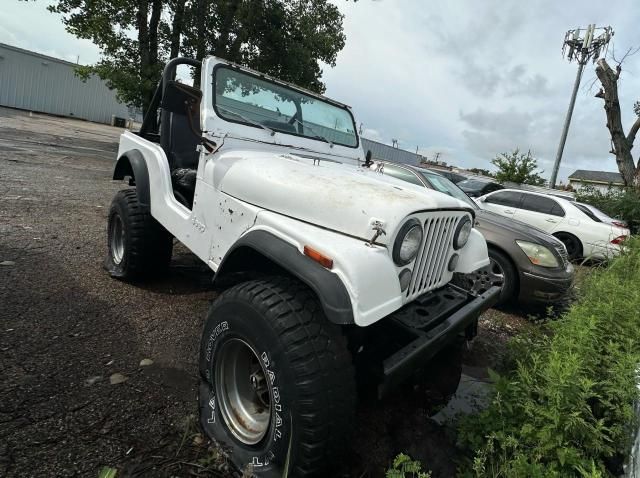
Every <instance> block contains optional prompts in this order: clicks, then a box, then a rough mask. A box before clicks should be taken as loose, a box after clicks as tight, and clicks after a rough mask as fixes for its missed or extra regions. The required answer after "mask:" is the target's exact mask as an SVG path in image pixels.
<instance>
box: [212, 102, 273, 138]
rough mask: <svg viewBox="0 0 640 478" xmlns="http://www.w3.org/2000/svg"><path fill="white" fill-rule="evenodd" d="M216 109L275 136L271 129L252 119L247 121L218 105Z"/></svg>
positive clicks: (245, 118)
mask: <svg viewBox="0 0 640 478" xmlns="http://www.w3.org/2000/svg"><path fill="white" fill-rule="evenodd" d="M216 108H218V109H219V110H222V111H224V112H225V113H229V114H232V115H234V116H237V117H238V118H240V119H241V120H243V121H246V122H247V123H249V124H252V125H254V126H258V127H260V128H262V129H264V130H266V131H268V132H269V133H271V136H274V135H275V134H276V132H275V131H274V130H272V129H271V128H269V127H267V126H265V125H263V124H262V123H259V122H258V121H254V120H252V119H249V118H247V117H245V116H243V115H241V114H240V113H236V112H235V111H231V110H230V109H227V108H225V107H223V106H220V105H216Z"/></svg>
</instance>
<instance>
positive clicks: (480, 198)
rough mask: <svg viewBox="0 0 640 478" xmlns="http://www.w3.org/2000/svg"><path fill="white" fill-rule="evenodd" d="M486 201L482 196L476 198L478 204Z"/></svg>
mask: <svg viewBox="0 0 640 478" xmlns="http://www.w3.org/2000/svg"><path fill="white" fill-rule="evenodd" d="M486 200H487V198H486V197H484V196H482V197H479V198H478V202H485V201H486Z"/></svg>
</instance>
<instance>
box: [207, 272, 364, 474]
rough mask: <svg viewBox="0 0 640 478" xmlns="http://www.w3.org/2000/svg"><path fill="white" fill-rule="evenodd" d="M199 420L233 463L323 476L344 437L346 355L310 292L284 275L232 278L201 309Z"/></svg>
mask: <svg viewBox="0 0 640 478" xmlns="http://www.w3.org/2000/svg"><path fill="white" fill-rule="evenodd" d="M199 362H200V375H201V384H200V393H199V403H200V423H201V425H202V428H203V430H204V431H205V433H206V434H207V435H208V436H209V437H210V438H212V439H214V440H215V441H216V442H218V443H219V444H222V445H223V446H224V447H225V448H227V449H228V451H229V455H230V460H231V461H232V463H233V464H234V465H235V466H237V467H238V468H239V469H241V470H245V469H246V468H247V466H249V467H251V468H252V472H253V473H254V474H256V475H259V476H278V477H280V476H326V475H324V473H326V467H327V465H328V464H330V463H336V458H337V457H338V456H339V455H341V454H342V453H341V452H344V450H345V448H346V446H347V444H348V436H349V431H350V430H351V425H352V422H353V416H354V409H355V380H354V371H353V365H352V363H351V356H350V354H349V353H348V350H347V346H346V341H345V339H344V337H343V336H342V334H341V331H340V329H339V327H337V326H335V325H333V324H331V323H330V322H328V320H327V319H326V317H325V316H324V314H323V312H322V309H321V307H320V304H319V303H318V301H317V299H316V298H315V296H314V295H313V294H312V293H311V291H309V290H308V289H307V288H306V287H305V286H304V285H302V284H300V283H299V282H297V281H295V280H293V279H289V278H274V279H268V280H256V281H251V282H246V283H243V284H239V285H237V286H235V287H233V288H231V289H229V290H227V291H225V292H224V293H222V294H221V295H220V297H218V299H217V300H216V301H215V302H214V304H213V305H212V306H211V309H210V311H209V314H208V317H207V320H206V323H205V327H204V332H203V336H202V342H201V347H200V358H199Z"/></svg>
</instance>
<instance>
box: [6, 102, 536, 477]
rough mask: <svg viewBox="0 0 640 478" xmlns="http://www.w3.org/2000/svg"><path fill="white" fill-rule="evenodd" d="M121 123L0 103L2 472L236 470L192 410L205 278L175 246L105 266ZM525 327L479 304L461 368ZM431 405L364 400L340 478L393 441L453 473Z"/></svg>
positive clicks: (479, 364)
mask: <svg viewBox="0 0 640 478" xmlns="http://www.w3.org/2000/svg"><path fill="white" fill-rule="evenodd" d="M120 132H121V130H119V129H117V128H112V127H109V126H103V125H95V124H91V123H87V122H82V121H78V120H70V119H60V118H53V117H48V116H44V115H35V114H34V115H30V114H29V113H26V112H22V111H16V110H9V109H2V108H0V476H10V477H32V476H38V477H66V476H83V477H84V476H88V477H96V476H97V475H98V472H99V470H100V469H101V468H102V467H103V466H112V467H116V468H118V469H119V471H120V473H119V475H118V476H153V477H157V476H167V477H168V476H176V477H182V476H229V475H230V473H231V472H230V471H229V469H228V467H226V465H225V463H224V460H223V459H221V458H220V457H219V455H218V454H217V452H216V450H215V449H214V448H213V447H212V446H211V445H210V444H209V443H207V441H206V440H202V439H201V436H200V435H199V434H198V429H197V425H195V419H194V414H195V413H196V410H197V404H196V385H197V375H196V371H197V364H196V357H197V347H198V342H199V338H200V337H199V336H200V331H201V327H202V321H203V318H204V317H205V314H206V311H207V308H208V306H209V304H210V302H211V300H212V299H213V298H214V297H215V296H216V292H217V291H216V290H214V289H213V288H212V286H211V278H212V274H211V273H210V271H209V270H208V269H207V268H206V267H204V266H202V265H201V264H200V263H199V262H197V260H196V259H195V258H194V256H192V255H191V254H190V253H189V252H188V251H186V249H184V248H183V247H181V246H177V247H176V249H175V250H174V258H173V262H172V266H171V271H170V274H169V276H168V277H167V278H165V279H162V280H158V281H155V282H152V283H145V284H138V285H130V284H126V283H123V282H119V281H116V280H113V279H111V278H110V277H109V276H108V274H107V273H106V272H105V271H104V270H103V268H102V261H103V257H104V253H105V248H106V246H105V233H106V219H107V212H108V207H109V203H110V201H111V198H112V196H113V194H114V193H115V192H116V191H118V190H119V189H121V188H123V187H124V185H123V184H122V183H116V182H113V181H111V179H110V178H111V173H112V169H113V165H114V159H115V154H116V149H117V138H118V135H119V134H120ZM524 322H525V321H524V319H522V318H521V317H518V316H517V315H510V314H504V313H502V312H497V311H489V313H488V314H487V315H486V316H485V317H484V318H483V320H482V321H481V331H480V334H481V335H480V338H479V339H478V340H476V341H475V344H474V346H473V348H472V349H471V350H470V351H469V352H468V353H467V354H466V357H465V372H466V373H468V374H470V375H472V376H476V377H479V378H482V377H484V376H485V369H486V366H487V365H491V364H492V362H493V361H495V359H496V357H497V356H498V355H499V352H500V348H501V345H502V344H503V343H504V341H505V339H506V338H507V337H508V336H509V335H512V334H513V333H514V332H515V330H517V329H518V328H519V327H522V326H523V324H524ZM143 359H150V360H152V361H153V364H152V365H150V366H141V365H140V362H141V360H143ZM114 374H120V375H122V376H123V377H124V378H125V379H126V380H125V381H123V382H122V383H117V384H112V383H111V380H113V379H114V378H115V379H117V378H120V379H122V378H123V377H118V375H114ZM416 393H418V392H416ZM420 393H422V392H420ZM434 403H435V402H434V400H433V399H432V397H426V396H422V395H419V394H417V395H416V394H414V395H411V394H410V393H409V394H402V395H396V396H394V397H391V398H390V399H388V400H386V401H385V402H382V403H381V402H376V401H365V402H364V403H362V404H361V405H360V409H359V411H358V417H359V421H358V429H357V430H356V432H357V433H356V435H357V436H358V440H357V443H354V452H353V454H352V456H353V459H352V462H350V463H346V464H344V466H343V468H344V470H345V471H344V476H363V477H366V476H371V477H377V476H382V475H383V473H384V469H385V468H386V466H387V465H388V464H389V462H390V460H391V459H392V458H393V456H394V455H395V454H396V453H398V452H401V451H408V452H409V453H411V454H413V455H414V456H415V457H416V458H419V459H422V460H423V462H424V463H425V466H426V467H427V468H430V469H431V470H432V471H433V472H434V477H438V476H452V475H453V474H454V473H455V461H454V459H455V456H456V452H455V449H454V446H453V443H452V439H451V436H450V434H449V432H448V431H447V430H446V429H444V428H442V427H440V426H439V425H436V424H435V423H434V422H432V421H431V420H430V418H429V416H430V415H431V414H432V413H433V412H434Z"/></svg>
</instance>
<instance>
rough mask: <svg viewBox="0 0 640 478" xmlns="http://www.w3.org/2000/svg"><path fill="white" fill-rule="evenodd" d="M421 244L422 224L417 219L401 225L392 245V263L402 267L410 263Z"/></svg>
mask: <svg viewBox="0 0 640 478" xmlns="http://www.w3.org/2000/svg"><path fill="white" fill-rule="evenodd" d="M420 244H422V224H421V223H420V221H418V220H417V219H410V220H408V221H407V222H405V223H404V224H403V226H402V227H401V228H400V231H399V232H398V235H397V236H396V241H395V242H394V244H393V262H395V263H396V264H397V265H399V266H404V265H405V264H408V263H409V262H411V261H412V260H413V259H414V258H415V257H416V255H418V251H419V250H420Z"/></svg>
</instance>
